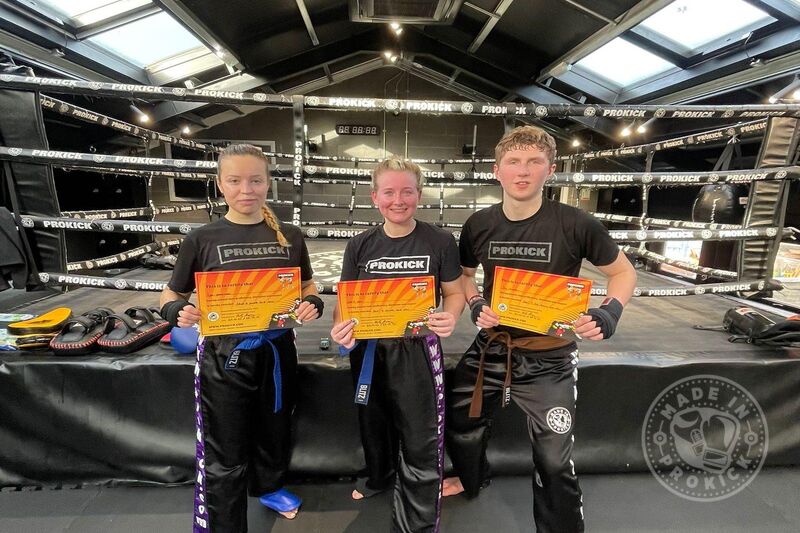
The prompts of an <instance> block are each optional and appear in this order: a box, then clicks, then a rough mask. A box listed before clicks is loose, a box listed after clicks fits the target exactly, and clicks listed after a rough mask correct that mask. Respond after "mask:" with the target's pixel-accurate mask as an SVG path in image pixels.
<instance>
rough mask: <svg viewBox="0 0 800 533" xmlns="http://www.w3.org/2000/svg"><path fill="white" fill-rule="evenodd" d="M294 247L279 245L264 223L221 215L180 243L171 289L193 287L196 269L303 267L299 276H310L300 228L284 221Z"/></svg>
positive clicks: (182, 289)
mask: <svg viewBox="0 0 800 533" xmlns="http://www.w3.org/2000/svg"><path fill="white" fill-rule="evenodd" d="M280 228H281V233H283V235H284V237H286V240H287V241H289V244H290V245H291V246H289V247H288V248H287V247H284V246H281V245H280V244H278V236H277V235H276V234H275V230H274V229H272V228H270V227H269V226H267V225H266V223H264V222H257V223H255V224H236V223H234V222H231V221H230V220H228V219H227V218H221V219H219V220H217V221H215V222H212V223H210V224H206V225H205V226H202V227H200V228H197V229H196V230H194V231H192V232H191V233H189V235H187V236H186V238H185V239H184V240H183V243H182V244H181V249H180V252H179V253H178V260H177V262H176V263H175V270H173V272H172V278H171V279H170V281H169V284H168V286H169V288H170V289H172V290H173V291H175V292H181V293H183V292H191V291H192V290H194V288H195V285H194V273H195V272H214V271H221V270H247V269H254V268H286V267H300V279H302V280H303V281H307V280H310V279H311V276H312V274H313V271H312V270H311V260H310V259H309V257H308V248H306V243H305V241H304V240H303V234H302V232H301V231H300V229H299V228H296V227H294V226H292V225H290V224H284V223H281V225H280Z"/></svg>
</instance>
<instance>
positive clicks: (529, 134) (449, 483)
mask: <svg viewBox="0 0 800 533" xmlns="http://www.w3.org/2000/svg"><path fill="white" fill-rule="evenodd" d="M555 155H556V145H555V141H554V139H553V138H552V137H551V136H550V135H548V134H547V133H545V132H544V131H543V130H541V129H539V128H536V127H533V126H523V127H519V128H516V129H514V130H512V131H510V132H509V133H507V134H506V135H505V136H504V137H503V138H502V139H501V140H500V142H499V143H498V144H497V147H496V148H495V157H496V163H495V165H494V173H495V176H496V177H497V180H498V181H499V182H500V185H501V187H502V188H503V201H502V202H501V203H500V204H497V205H494V206H492V207H489V208H487V209H483V210H481V211H478V212H477V213H475V214H473V215H472V216H471V217H470V218H469V219H468V220H467V222H466V223H465V224H464V228H463V230H462V232H461V240H460V245H459V249H460V250H459V251H460V256H461V266H462V269H463V274H462V282H463V284H464V292H465V297H466V299H467V302H468V304H469V307H470V311H471V315H472V320H473V322H475V324H476V325H477V326H478V327H480V328H482V329H481V331H480V332H479V333H478V336H477V337H476V338H475V341H474V342H473V343H472V345H471V346H470V347H469V348H468V349H467V352H466V353H465V354H464V356H463V357H462V359H461V361H460V362H459V363H458V366H457V367H456V371H455V374H454V376H453V383H452V394H451V396H450V398H449V399H450V402H449V403H450V404H449V405H448V409H447V431H446V436H447V445H448V450H449V451H450V457H451V458H452V460H453V466H454V468H455V470H456V472H457V474H458V476H459V477H453V478H448V479H446V480H445V482H444V489H443V494H444V495H445V496H451V495H453V494H459V493H460V492H464V493H465V494H466V496H467V497H470V498H472V497H475V496H477V494H478V491H479V490H480V488H481V487H484V486H486V485H488V483H489V465H488V463H487V460H486V445H487V443H488V439H489V428H490V426H491V422H492V416H493V413H494V410H495V408H496V407H497V405H498V404H500V403H503V405H505V404H506V403H507V402H508V401H509V400H514V402H515V403H516V404H517V405H518V406H519V407H520V408H521V409H522V410H523V412H524V413H525V414H526V415H527V417H528V434H529V436H530V439H531V445H532V446H533V460H534V466H535V474H534V478H533V495H534V502H533V514H534V521H535V523H536V529H537V531H538V532H539V533H550V532H558V533H572V532H579V531H583V528H584V525H583V509H582V505H581V501H582V499H581V491H580V487H579V486H578V479H577V477H576V475H575V468H574V465H573V462H572V446H573V438H572V429H573V426H574V423H573V421H574V420H575V399H576V397H577V389H576V383H577V377H578V371H577V365H578V350H577V346H576V344H575V343H574V342H571V341H566V340H562V339H558V338H555V337H548V336H545V335H538V334H536V333H531V332H528V331H523V330H519V329H516V328H511V327H505V326H499V322H498V316H497V314H495V313H494V312H493V311H492V310H491V308H490V307H489V304H488V302H489V301H491V296H492V283H493V278H494V268H495V266H498V265H500V266H505V267H511V268H519V269H524V270H535V271H539V272H546V273H550V274H558V275H565V276H578V275H579V272H580V268H581V261H582V259H584V258H586V259H588V260H589V261H591V262H592V263H593V264H594V265H595V266H597V267H598V268H599V269H600V271H601V272H602V273H603V274H604V275H605V276H606V277H607V278H608V280H607V286H608V297H607V298H606V299H605V300H604V301H603V304H602V305H601V306H600V307H599V308H594V309H589V311H588V312H587V313H586V314H585V315H584V316H582V317H580V318H579V319H578V320H576V321H575V323H574V325H575V332H576V333H577V334H578V335H580V336H581V337H582V338H583V339H584V340H594V341H597V340H602V339H607V338H608V337H610V336H611V335H612V334H613V333H614V329H615V327H616V324H617V321H618V320H619V318H620V315H621V314H622V308H623V306H624V305H625V303H627V301H628V299H629V298H630V297H631V295H632V294H633V289H634V286H635V284H636V272H635V271H634V269H633V267H632V266H631V264H630V262H629V261H628V260H627V258H626V257H625V256H624V255H623V254H622V253H621V252H620V251H619V248H618V247H617V245H616V244H615V243H614V241H613V240H612V239H611V238H610V237H609V235H608V232H607V231H606V229H605V228H604V227H603V225H602V224H600V222H598V221H596V220H595V219H594V218H593V217H592V216H591V215H589V214H587V213H584V212H582V211H580V210H579V209H576V208H573V207H569V206H566V205H564V204H560V203H558V202H555V201H552V200H548V199H546V198H544V197H543V196H542V186H543V184H544V181H545V180H546V179H547V177H548V176H549V175H550V174H552V173H553V171H554V170H555V164H554V162H553V161H554V159H555ZM510 243H513V244H514V245H515V246H509V245H508V244H510ZM520 244H525V245H527V246H518V245H520ZM530 248H535V249H536V250H537V253H536V254H535V255H533V256H532V255H531V254H527V253H524V252H525V251H528V250H529V249H530ZM515 250H520V251H519V252H516V251H515ZM479 264H480V265H482V266H483V270H484V293H483V296H481V295H480V293H479V292H478V287H477V285H476V283H475V270H476V268H477V266H478V265H479Z"/></svg>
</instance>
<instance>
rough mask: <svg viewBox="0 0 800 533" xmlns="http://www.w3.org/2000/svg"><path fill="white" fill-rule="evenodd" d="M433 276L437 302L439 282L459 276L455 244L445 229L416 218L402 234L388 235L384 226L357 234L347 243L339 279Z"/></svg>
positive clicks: (437, 300)
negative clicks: (412, 227) (409, 231)
mask: <svg viewBox="0 0 800 533" xmlns="http://www.w3.org/2000/svg"><path fill="white" fill-rule="evenodd" d="M415 276H433V277H434V278H435V286H436V288H437V290H436V303H437V305H438V303H439V300H440V294H439V292H440V291H439V284H440V283H441V282H448V281H455V280H456V279H458V277H459V276H461V265H460V263H459V260H458V247H457V246H456V241H455V239H454V238H453V236H452V235H451V234H450V233H448V232H447V231H445V230H443V229H441V228H437V227H436V226H434V225H432V224H428V223H427V222H421V221H419V220H417V225H416V227H414V230H413V231H412V232H411V233H409V234H408V235H405V236H403V237H396V238H393V237H389V236H387V235H386V233H385V232H384V231H383V226H382V225H381V226H375V227H374V228H370V229H368V230H367V231H365V232H363V233H359V234H358V235H356V236H355V237H353V238H352V239H350V241H349V242H348V243H347V247H346V248H345V250H344V260H343V261H342V275H341V278H340V279H341V281H353V280H364V279H380V278H408V277H415Z"/></svg>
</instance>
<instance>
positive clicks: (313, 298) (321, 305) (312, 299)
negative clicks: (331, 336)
mask: <svg viewBox="0 0 800 533" xmlns="http://www.w3.org/2000/svg"><path fill="white" fill-rule="evenodd" d="M303 301H304V302H308V303H310V304H311V305H313V306H314V307H316V308H317V315H318V316H317V318H320V317H322V311H324V310H325V302H323V301H322V298H320V297H319V296H317V295H316V294H309V295H308V296H306V297H305V298H303Z"/></svg>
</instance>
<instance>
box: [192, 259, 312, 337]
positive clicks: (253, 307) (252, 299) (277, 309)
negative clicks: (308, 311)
mask: <svg viewBox="0 0 800 533" xmlns="http://www.w3.org/2000/svg"><path fill="white" fill-rule="evenodd" d="M194 281H195V285H196V286H197V304H198V307H199V308H200V313H201V314H202V316H201V318H200V332H201V333H202V334H203V335H229V334H232V333H250V332H253V331H262V330H264V329H280V328H294V327H297V326H300V325H301V324H300V323H299V322H298V321H297V317H296V316H295V314H294V311H295V309H296V308H297V306H298V305H300V302H301V298H300V293H301V287H300V267H290V268H262V269H254V270H227V271H221V272H196V273H195V275H194Z"/></svg>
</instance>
